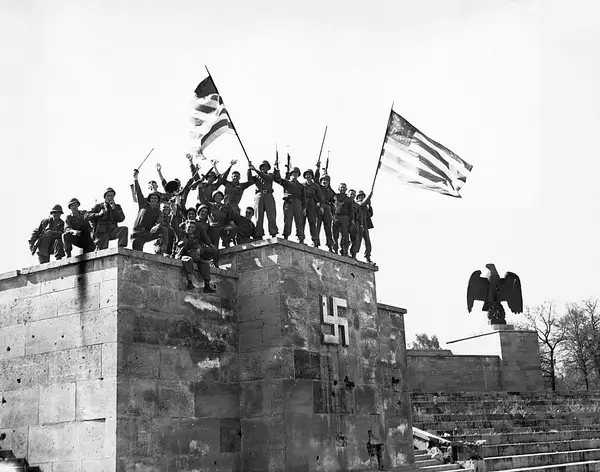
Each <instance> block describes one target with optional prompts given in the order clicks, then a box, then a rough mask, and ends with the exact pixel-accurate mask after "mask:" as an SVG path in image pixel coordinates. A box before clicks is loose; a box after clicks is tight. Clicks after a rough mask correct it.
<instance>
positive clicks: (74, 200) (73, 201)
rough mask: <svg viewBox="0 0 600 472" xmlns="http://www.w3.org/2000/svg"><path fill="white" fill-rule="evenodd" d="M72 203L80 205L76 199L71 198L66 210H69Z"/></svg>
mask: <svg viewBox="0 0 600 472" xmlns="http://www.w3.org/2000/svg"><path fill="white" fill-rule="evenodd" d="M74 203H77V205H81V203H79V200H77V199H76V198H71V200H69V203H68V204H67V208H71V205H73V204H74Z"/></svg>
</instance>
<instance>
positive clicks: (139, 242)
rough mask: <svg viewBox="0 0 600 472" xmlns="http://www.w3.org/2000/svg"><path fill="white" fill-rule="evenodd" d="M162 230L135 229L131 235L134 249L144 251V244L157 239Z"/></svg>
mask: <svg viewBox="0 0 600 472" xmlns="http://www.w3.org/2000/svg"><path fill="white" fill-rule="evenodd" d="M160 236H161V232H160V231H157V232H156V233H151V232H150V231H147V230H146V231H135V230H134V232H133V234H132V235H131V241H132V243H131V247H132V248H133V250H134V251H143V250H144V244H146V243H148V242H150V241H155V240H156V239H158V238H160Z"/></svg>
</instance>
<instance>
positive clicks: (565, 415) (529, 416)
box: [413, 411, 600, 424]
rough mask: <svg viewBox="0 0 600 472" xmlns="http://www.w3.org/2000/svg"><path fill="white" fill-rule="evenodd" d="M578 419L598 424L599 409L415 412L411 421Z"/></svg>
mask: <svg viewBox="0 0 600 472" xmlns="http://www.w3.org/2000/svg"><path fill="white" fill-rule="evenodd" d="M569 418H574V419H580V418H595V419H597V420H598V423H599V424H600V411H586V412H577V413H571V412H555V413H544V412H535V413H529V412H525V414H524V415H523V414H519V413H517V414H504V413H476V414H472V415H470V414H450V415H449V414H416V415H413V422H415V423H438V422H445V421H482V420H517V421H521V420H537V421H543V420H548V419H557V420H559V419H569Z"/></svg>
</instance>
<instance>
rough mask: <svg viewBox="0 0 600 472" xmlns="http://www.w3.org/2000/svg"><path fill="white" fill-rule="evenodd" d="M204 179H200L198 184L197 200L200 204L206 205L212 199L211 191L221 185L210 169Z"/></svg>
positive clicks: (214, 190)
mask: <svg viewBox="0 0 600 472" xmlns="http://www.w3.org/2000/svg"><path fill="white" fill-rule="evenodd" d="M205 178H206V179H208V180H206V181H201V182H200V183H199V184H198V200H199V201H200V204H201V205H208V203H209V202H210V201H211V200H212V197H213V193H214V192H216V191H217V189H218V188H219V187H220V186H221V183H220V182H219V180H217V174H215V173H214V172H213V171H212V170H211V171H210V172H209V173H208V174H207V175H206V177H205Z"/></svg>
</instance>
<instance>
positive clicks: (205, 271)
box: [181, 254, 210, 282]
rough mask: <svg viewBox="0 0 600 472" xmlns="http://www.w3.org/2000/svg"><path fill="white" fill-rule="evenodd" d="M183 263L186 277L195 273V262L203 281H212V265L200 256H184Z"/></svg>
mask: <svg viewBox="0 0 600 472" xmlns="http://www.w3.org/2000/svg"><path fill="white" fill-rule="evenodd" d="M181 262H183V271H184V272H185V275H186V276H188V275H191V274H193V273H194V262H195V263H196V265H197V266H198V271H199V272H200V276H201V277H202V280H204V281H205V282H208V281H210V264H209V262H208V261H205V260H204V259H202V258H201V257H200V256H198V255H196V254H195V255H194V256H183V257H182V258H181Z"/></svg>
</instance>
